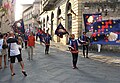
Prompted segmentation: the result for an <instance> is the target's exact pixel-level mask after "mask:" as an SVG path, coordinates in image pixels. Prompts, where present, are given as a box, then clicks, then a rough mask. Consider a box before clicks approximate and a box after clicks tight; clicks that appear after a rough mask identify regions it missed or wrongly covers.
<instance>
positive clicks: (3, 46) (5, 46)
mask: <svg viewBox="0 0 120 83" xmlns="http://www.w3.org/2000/svg"><path fill="white" fill-rule="evenodd" d="M2 48H3V49H6V48H8V45H7V44H5V41H3V45H2Z"/></svg>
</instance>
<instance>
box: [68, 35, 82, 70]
mask: <svg viewBox="0 0 120 83" xmlns="http://www.w3.org/2000/svg"><path fill="white" fill-rule="evenodd" d="M79 44H80V41H79V40H77V39H75V35H74V34H72V35H71V41H70V44H69V49H70V51H71V53H72V59H73V69H77V68H78V67H77V66H76V64H77V60H78V52H79V51H78V46H79Z"/></svg>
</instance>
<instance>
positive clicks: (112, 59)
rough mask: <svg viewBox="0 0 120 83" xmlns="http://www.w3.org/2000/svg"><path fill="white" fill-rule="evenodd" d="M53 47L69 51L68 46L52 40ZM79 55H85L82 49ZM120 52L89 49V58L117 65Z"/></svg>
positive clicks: (119, 64) (119, 59)
mask: <svg viewBox="0 0 120 83" xmlns="http://www.w3.org/2000/svg"><path fill="white" fill-rule="evenodd" d="M51 48H57V49H59V50H61V51H66V52H69V50H68V46H67V45H63V44H61V43H59V42H58V43H55V42H53V41H52V42H51ZM79 51H80V52H79V55H80V56H81V57H83V55H82V49H79ZM119 55H120V54H119V53H114V52H100V53H98V52H95V51H89V58H90V59H92V60H97V61H101V62H103V63H107V64H111V65H115V66H120V56H119Z"/></svg>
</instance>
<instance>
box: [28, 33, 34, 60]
mask: <svg viewBox="0 0 120 83" xmlns="http://www.w3.org/2000/svg"><path fill="white" fill-rule="evenodd" d="M33 47H35V37H34V36H33V33H32V32H30V35H29V36H28V60H30V59H31V60H33Z"/></svg>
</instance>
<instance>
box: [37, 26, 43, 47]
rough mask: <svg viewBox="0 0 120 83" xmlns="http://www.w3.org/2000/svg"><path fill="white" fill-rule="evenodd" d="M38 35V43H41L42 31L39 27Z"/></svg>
mask: <svg viewBox="0 0 120 83" xmlns="http://www.w3.org/2000/svg"><path fill="white" fill-rule="evenodd" d="M38 36H39V39H40V44H41V45H42V42H43V31H42V29H41V28H40V29H39V30H38Z"/></svg>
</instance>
